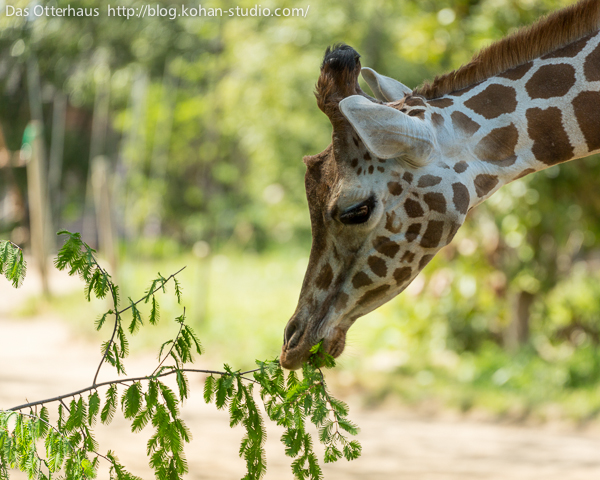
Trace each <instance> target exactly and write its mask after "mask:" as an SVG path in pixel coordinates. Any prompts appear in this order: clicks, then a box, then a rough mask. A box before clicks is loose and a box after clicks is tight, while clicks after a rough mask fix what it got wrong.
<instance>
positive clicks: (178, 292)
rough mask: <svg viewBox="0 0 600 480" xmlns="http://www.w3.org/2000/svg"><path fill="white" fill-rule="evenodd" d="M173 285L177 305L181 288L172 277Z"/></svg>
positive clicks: (179, 300) (179, 301)
mask: <svg viewBox="0 0 600 480" xmlns="http://www.w3.org/2000/svg"><path fill="white" fill-rule="evenodd" d="M173 283H174V284H175V295H176V296H177V303H179V304H181V286H180V285H179V281H178V280H177V278H175V277H173Z"/></svg>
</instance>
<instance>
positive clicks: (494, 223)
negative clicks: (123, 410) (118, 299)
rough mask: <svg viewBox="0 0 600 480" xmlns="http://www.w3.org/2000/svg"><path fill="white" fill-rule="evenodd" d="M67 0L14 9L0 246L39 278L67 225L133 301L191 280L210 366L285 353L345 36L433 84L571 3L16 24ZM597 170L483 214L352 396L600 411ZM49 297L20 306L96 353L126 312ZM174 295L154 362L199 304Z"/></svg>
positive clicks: (142, 343)
mask: <svg viewBox="0 0 600 480" xmlns="http://www.w3.org/2000/svg"><path fill="white" fill-rule="evenodd" d="M68 3H69V2H68V1H62V0H59V1H54V2H37V3H36V2H27V1H15V2H4V1H2V0H0V12H3V13H0V127H1V130H0V238H4V239H10V240H12V241H13V242H15V243H17V244H18V245H21V246H23V247H24V248H25V250H26V251H27V252H29V253H30V256H29V262H30V268H31V269H34V268H35V267H36V265H37V263H36V262H37V261H36V257H35V256H31V254H33V253H35V252H36V251H39V250H40V249H42V251H45V252H46V253H47V255H48V257H49V258H51V257H52V256H53V255H54V253H55V252H56V249H57V247H58V246H60V245H61V239H60V238H59V237H56V236H55V235H54V234H55V232H57V231H58V230H60V229H63V228H66V229H69V230H71V231H78V232H81V233H82V235H83V238H84V240H85V241H86V242H88V243H89V244H90V245H92V246H94V247H95V248H97V249H98V250H99V253H100V255H101V257H102V258H103V260H104V262H105V264H106V265H107V266H108V267H107V268H109V269H110V271H111V272H112V273H113V275H114V277H115V278H116V279H117V280H118V282H119V283H120V284H121V286H122V289H123V298H127V297H128V296H131V297H136V296H138V297H139V296H140V295H141V294H143V292H144V290H145V289H146V288H147V287H148V284H149V283H150V281H151V280H152V279H153V278H154V276H155V273H156V272H157V271H160V272H161V273H162V274H163V275H165V276H167V275H169V274H171V273H173V272H175V271H177V270H179V268H181V267H182V266H187V268H186V269H185V270H184V272H182V274H181V282H182V285H183V287H184V294H185V299H186V300H185V302H184V303H185V304H186V305H187V307H188V308H187V315H188V318H190V319H191V322H192V325H193V326H194V328H196V330H197V331H198V333H199V335H200V337H201V339H202V342H203V344H204V347H205V350H206V351H207V360H205V361H204V362H206V364H207V365H208V364H212V366H218V365H215V364H218V363H219V362H228V363H229V364H231V365H234V366H235V367H239V368H246V367H252V365H253V364H254V360H255V359H262V360H264V359H268V358H273V357H276V356H277V355H278V353H279V350H280V347H281V341H282V336H283V328H284V326H285V324H286V322H287V319H288V318H289V317H290V316H291V314H292V313H293V310H294V308H295V303H296V300H297V298H298V294H299V292H300V285H301V282H302V278H303V275H304V270H305V267H306V264H307V262H308V253H309V250H310V240H311V236H310V223H309V216H308V208H307V202H306V198H305V193H304V182H303V181H304V165H303V163H302V157H303V156H304V155H309V154H315V153H318V152H320V151H321V150H323V149H324V148H325V147H326V146H327V145H328V144H329V142H330V136H331V126H330V124H329V121H328V119H327V118H326V117H325V115H323V114H322V113H321V112H320V111H319V110H318V108H317V105H316V102H315V99H314V96H313V89H314V84H315V82H316V80H317V77H318V73H319V65H320V61H321V58H322V55H323V52H324V50H325V48H326V46H327V45H330V44H332V43H335V42H340V41H343V42H346V43H348V44H350V45H352V46H353V47H355V48H356V49H357V50H358V52H359V53H360V54H361V55H362V59H361V61H362V64H363V65H364V66H369V67H372V68H374V69H375V70H377V71H378V72H380V73H382V74H385V75H387V76H390V77H394V78H397V79H399V80H400V81H402V82H403V83H405V84H407V85H408V86H410V87H416V86H417V85H419V84H420V83H421V82H422V81H423V80H424V79H431V78H432V77H433V76H435V75H436V74H439V73H443V72H444V71H447V70H449V69H452V68H456V67H458V66H459V65H460V64H461V63H464V62H466V61H468V60H469V58H470V57H471V56H472V54H473V53H474V52H475V51H477V50H478V49H480V48H481V47H483V46H485V45H488V44H489V43H490V42H491V41H493V40H495V39H498V38H500V37H502V36H503V35H505V34H507V33H509V32H511V31H512V30H513V29H514V28H516V27H517V26H520V25H523V24H526V23H529V22H531V21H533V20H534V19H536V18H538V17H539V16H541V15H542V14H544V13H546V12H548V11H550V10H552V9H555V8H557V7H559V6H563V5H565V4H567V3H570V2H567V1H563V0H561V1H558V0H456V1H452V2H447V1H441V0H439V1H438V0H395V1H393V2H390V1H384V0H374V1H364V0H360V1H358V0H343V1H342V0H329V1H327V2H324V1H318V2H317V1H311V0H302V1H287V0H281V1H280V2H273V1H271V0H263V1H262V2H261V3H260V5H261V6H262V8H265V7H270V8H273V9H274V8H275V7H277V6H279V7H289V8H292V7H297V8H304V9H306V8H307V7H310V8H309V10H308V13H307V16H306V17H305V18H303V17H288V18H273V17H232V18H226V17H201V18H198V17H196V18H182V17H179V18H176V19H173V20H171V19H168V18H157V17H153V18H148V17H146V18H130V19H129V20H127V19H125V18H123V17H109V16H108V15H107V12H106V4H104V3H103V2H99V1H81V2H77V7H82V8H85V7H87V8H99V9H100V15H98V16H95V17H46V16H40V17H35V16H31V15H30V16H29V17H23V16H18V15H16V14H14V15H10V16H9V15H7V14H6V13H7V12H8V10H7V8H8V6H11V7H14V9H13V10H15V11H16V9H17V8H25V7H28V6H29V7H31V6H33V5H36V4H39V5H49V6H56V7H61V6H63V7H64V6H66V5H67V4H68ZM71 3H72V4H73V6H74V4H75V2H71ZM256 3H257V2H254V1H252V2H248V1H244V0H235V2H230V1H217V0H215V1H214V2H212V3H210V5H209V4H206V5H203V6H206V7H213V8H216V7H222V8H223V9H227V8H229V7H230V6H233V7H235V6H242V7H248V8H251V7H253V6H255V5H256ZM119 5H127V6H136V7H139V6H140V5H141V3H139V2H131V1H127V0H123V1H122V2H121V3H120V4H119ZM161 5H163V6H165V7H170V6H172V7H176V8H180V3H178V2H169V1H163V2H162V4H161ZM13 10H10V11H13ZM363 88H364V89H365V90H366V91H368V88H367V87H366V86H364V87H363ZM32 164H35V165H36V166H35V169H37V170H36V171H38V172H40V179H39V180H36V179H35V178H34V177H35V176H33V177H32V174H31V172H29V173H28V169H30V170H33V167H32V168H30V167H31V165H32ZM598 178H600V162H599V161H598V158H596V157H591V158H588V159H584V160H579V161H576V162H572V163H570V164H566V165H560V166H554V167H552V168H550V169H548V170H546V171H545V172H542V173H538V174H536V175H534V176H530V177H527V178H525V179H522V180H519V181H516V182H514V183H512V184H511V185H509V186H507V187H505V188H503V189H502V190H501V191H500V192H498V193H497V194H495V195H494V196H493V197H492V198H491V199H490V200H488V201H487V202H486V203H485V204H484V205H482V206H480V207H478V208H477V209H475V210H474V211H472V212H471V213H470V215H469V217H468V220H467V222H466V224H465V226H464V227H463V228H462V229H461V230H460V231H459V232H458V234H457V236H456V238H455V240H454V241H453V242H452V244H451V245H450V246H448V247H446V248H445V249H444V250H442V252H441V253H440V254H439V255H438V256H437V257H436V258H435V259H434V261H433V262H432V263H431V264H430V265H429V266H428V267H427V268H426V269H425V271H424V272H423V273H422V274H421V275H420V276H419V277H418V278H417V279H416V280H415V281H414V282H413V284H412V285H411V286H410V287H409V288H408V289H407V291H406V292H404V293H403V294H401V295H400V296H399V297H398V298H396V299H395V300H393V301H391V302H390V303H388V304H386V305H385V306H383V307H381V308H380V309H379V310H377V311H376V312H374V313H372V314H370V315H368V316H366V317H364V318H362V319H360V320H359V321H358V322H357V324H356V325H355V326H353V327H352V329H351V330H350V332H349V339H348V343H349V345H348V347H347V350H346V353H345V354H344V356H343V357H341V359H340V362H339V364H340V368H339V369H338V371H337V372H334V374H333V375H334V376H335V378H336V381H337V384H338V385H339V388H342V389H347V390H348V391H351V392H353V393H355V394H358V395H360V397H361V399H362V401H363V402H364V403H365V404H366V405H378V404H379V403H381V402H387V401H393V402H398V403H401V404H404V405H409V406H419V405H422V404H424V403H427V404H428V405H434V406H435V408H438V409H452V410H455V411H459V412H469V411H471V410H472V409H475V408H476V409H483V410H485V411H487V412H490V414H491V415H493V416H498V417H511V418H517V419H525V418H536V419H542V420H543V419H547V420H552V419H555V418H560V419H569V420H574V421H587V420H590V419H594V418H596V417H597V416H598V412H599V411H600V395H598V385H599V383H600V355H599V352H598V343H599V342H600V318H599V316H600V281H599V280H600V274H599V268H598V267H599V266H600V249H599V246H600V236H599V234H600V222H599V221H598V218H599V213H600V189H598ZM36 205H37V207H36ZM36 209H37V210H36ZM36 218H38V220H36ZM36 222H37V224H36ZM39 232H42V233H39ZM41 238H43V239H44V240H43V242H41ZM32 240H34V241H32ZM36 242H37V243H38V245H37V246H36ZM36 249H37V250H36ZM50 265H51V263H50V262H48V268H49V269H50V268H51V267H50ZM48 291H49V295H46V296H45V295H42V294H39V295H38V296H36V297H35V298H33V299H32V300H31V301H29V302H27V303H26V304H19V305H17V306H15V308H14V309H13V311H12V312H11V315H13V316H16V317H19V316H20V317H22V318H29V317H32V316H36V315H41V314H44V313H47V312H53V313H57V314H59V315H61V316H62V318H64V321H65V322H69V323H70V328H72V329H74V331H75V332H77V333H78V334H80V335H82V336H89V337H90V338H94V339H96V341H97V340H98V337H92V336H93V335H97V334H95V333H94V325H93V322H94V320H95V319H96V317H97V316H98V315H99V314H100V313H101V312H102V311H103V309H104V308H105V307H106V305H104V304H102V303H98V304H92V305H89V304H87V303H86V301H85V299H84V296H83V294H82V289H76V290H70V291H67V293H64V289H60V288H58V287H57V286H56V285H52V284H50V285H49V286H48ZM60 292H62V293H60ZM0 301H1V302H3V303H4V302H10V299H9V298H2V299H0ZM165 302H166V303H165V304H164V305H163V311H162V322H163V325H161V326H159V327H156V328H155V329H154V330H153V333H152V332H151V333H142V334H141V337H140V339H139V340H138V342H137V344H136V345H135V347H136V348H137V349H139V351H142V352H143V351H144V349H155V348H156V345H157V344H158V342H159V340H158V339H159V338H162V337H161V335H162V334H163V333H164V332H167V331H168V329H169V328H171V327H170V325H169V322H170V318H171V317H174V316H177V315H179V314H180V313H181V312H180V311H179V310H178V309H179V307H178V306H177V305H176V303H175V302H174V301H173V302H172V304H169V303H168V302H169V300H165Z"/></svg>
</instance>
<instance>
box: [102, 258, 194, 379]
mask: <svg viewBox="0 0 600 480" xmlns="http://www.w3.org/2000/svg"><path fill="white" fill-rule="evenodd" d="M92 258H93V259H94V263H95V264H96V266H97V267H98V268H99V269H100V271H101V272H102V274H103V275H105V277H106V276H107V275H108V274H107V273H106V272H105V271H104V270H103V269H102V267H100V265H98V262H97V261H96V258H95V257H94V256H93V255H92ZM185 268H186V267H183V268H180V269H179V270H178V271H176V272H175V273H173V274H171V275H170V276H168V277H167V278H166V279H165V280H164V281H163V282H162V283H161V284H160V285H159V286H158V287H156V288H155V289H154V290H153V291H152V292H150V293H148V294H147V295H145V296H143V297H142V298H140V299H139V300H138V301H137V302H134V303H132V304H130V305H129V306H128V307H125V308H124V309H122V310H118V308H117V303H116V297H115V295H114V291H113V287H112V282H111V281H110V280H108V278H107V281H108V285H109V286H110V289H111V294H112V296H113V305H114V314H115V326H114V328H113V332H112V335H111V337H110V340H109V341H108V343H107V344H106V349H105V350H104V354H103V355H102V360H100V363H99V364H98V368H97V370H96V374H95V375H94V381H93V385H96V382H97V380H98V375H99V374H100V369H101V368H102V365H103V364H104V362H105V360H106V357H107V356H108V352H109V350H110V347H111V346H112V344H113V343H114V340H115V335H116V333H117V329H118V326H119V322H120V319H121V314H122V313H123V312H126V311H127V310H129V309H130V308H131V307H132V305H137V304H138V303H140V302H141V301H142V300H144V299H145V298H148V297H149V296H150V295H154V294H155V293H156V292H157V291H158V290H160V289H161V288H164V286H165V284H166V283H167V282H168V281H169V280H171V279H172V278H175V276H176V275H178V274H179V273H181V272H182V271H183V270H184V269H185ZM184 312H185V311H184Z"/></svg>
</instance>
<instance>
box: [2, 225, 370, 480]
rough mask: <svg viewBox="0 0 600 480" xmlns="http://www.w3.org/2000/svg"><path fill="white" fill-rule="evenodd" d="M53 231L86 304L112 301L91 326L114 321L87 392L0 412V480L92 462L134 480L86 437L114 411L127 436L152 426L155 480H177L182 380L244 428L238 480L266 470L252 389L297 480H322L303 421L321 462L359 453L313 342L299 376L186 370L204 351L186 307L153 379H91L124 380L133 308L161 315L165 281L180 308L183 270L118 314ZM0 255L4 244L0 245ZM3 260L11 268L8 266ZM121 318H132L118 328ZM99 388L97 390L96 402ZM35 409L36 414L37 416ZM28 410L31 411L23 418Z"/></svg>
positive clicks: (77, 254)
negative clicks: (12, 471)
mask: <svg viewBox="0 0 600 480" xmlns="http://www.w3.org/2000/svg"><path fill="white" fill-rule="evenodd" d="M60 233H62V234H65V235H68V237H67V240H66V242H65V244H64V245H63V247H62V248H61V250H60V251H59V253H58V256H57V259H56V261H55V265H56V267H57V268H59V269H61V270H64V269H68V273H69V274H70V275H75V274H77V275H79V276H80V277H81V278H82V279H83V280H84V282H85V294H86V297H87V299H88V301H89V300H90V299H91V296H92V294H93V295H94V296H95V297H96V298H105V297H106V296H107V295H108V294H110V297H111V300H112V308H111V309H110V310H108V311H107V312H105V313H104V314H103V315H102V316H100V318H98V320H97V321H96V328H97V330H100V329H102V327H103V326H104V325H105V323H106V320H107V318H108V317H109V316H113V317H114V323H113V328H112V333H111V337H110V338H109V340H107V341H106V342H104V343H103V344H102V350H101V353H102V359H101V361H100V364H99V365H98V368H97V370H96V374H95V376H94V379H93V381H92V384H91V385H89V386H87V387H84V388H81V389H79V390H77V391H74V392H70V393H66V394H63V395H59V396H57V397H53V398H47V399H44V400H38V401H34V402H28V403H25V404H22V405H18V406H16V407H12V408H10V409H7V410H0V480H8V479H9V468H18V469H20V470H22V471H26V472H27V473H28V476H29V478H30V479H48V480H49V479H51V478H55V477H56V475H61V474H62V475H64V477H61V478H66V479H69V480H70V479H88V478H94V477H95V476H96V473H97V469H98V465H99V462H100V460H105V461H107V462H108V463H109V464H110V478H111V479H112V478H115V479H119V480H133V479H137V477H135V476H133V475H132V474H131V473H129V472H127V470H126V469H125V467H124V466H123V465H121V463H120V462H119V460H118V458H117V457H116V455H115V454H114V452H112V451H108V452H107V453H106V454H105V455H104V454H101V453H99V452H98V444H97V442H96V440H95V439H94V436H93V427H94V425H95V424H96V422H97V419H98V416H99V418H100V421H101V422H102V423H104V424H109V423H110V422H111V421H112V419H113V418H114V415H115V413H116V410H117V409H118V408H119V406H120V410H121V411H122V413H123V416H124V417H125V418H126V419H128V420H130V421H131V430H132V432H139V431H141V430H142V429H144V428H146V427H147V426H150V425H151V426H152V428H153V429H154V434H153V435H152V436H151V437H150V440H149V441H148V443H147V448H146V453H147V455H148V457H149V464H150V467H151V468H152V469H153V470H154V473H155V476H156V478H157V479H159V480H163V479H164V480H166V479H180V478H182V475H183V474H185V473H186V472H187V471H188V466H187V461H186V458H185V454H184V444H185V443H188V442H189V441H190V439H191V433H190V431H189V429H188V428H187V426H186V425H185V423H184V421H183V420H182V419H181V416H180V405H181V403H182V402H183V401H184V400H185V399H186V398H187V396H188V392H189V384H188V380H187V376H186V374H189V373H202V374H205V375H208V376H207V378H206V380H205V384H204V399H205V401H206V402H207V403H209V402H214V403H215V405H216V406H217V408H219V409H223V408H227V409H228V410H229V415H230V426H231V427H234V426H236V425H242V426H243V427H244V428H245V430H246V434H245V436H244V438H243V439H242V442H241V445H240V450H239V454H240V456H241V457H243V458H244V459H245V461H246V467H247V473H246V475H245V476H244V480H259V479H261V478H262V477H263V476H264V474H265V472H266V459H265V450H264V444H265V440H266V431H265V426H264V421H263V418H262V415H261V412H260V409H259V407H258V405H257V403H256V400H255V395H254V389H255V388H257V389H258V393H259V395H260V398H261V400H262V402H263V405H264V408H265V411H266V413H267V416H268V418H269V419H270V420H272V421H275V422H276V423H277V424H278V425H281V426H283V427H284V428H285V433H284V434H283V435H282V437H281V441H282V442H283V444H284V446H285V451H286V454H287V455H288V456H290V457H292V458H293V459H294V460H293V462H292V465H291V466H292V471H293V473H294V475H295V476H296V478H298V479H300V480H302V479H311V480H318V479H322V478H323V473H322V470H321V467H320V466H319V462H318V459H317V456H316V454H315V452H314V450H313V442H312V437H311V435H310V433H308V432H307V430H306V420H307V419H310V421H311V423H313V424H314V425H315V426H316V428H317V429H318V433H319V440H320V441H321V442H322V443H323V444H324V445H325V458H324V460H325V462H326V463H327V462H334V461H336V460H338V459H339V458H341V457H342V456H343V457H345V458H346V459H348V460H352V459H354V458H356V457H358V456H359V455H360V444H359V443H358V442H356V441H350V440H348V438H347V435H348V434H350V435H356V433H357V432H358V429H357V427H356V426H355V425H354V424H353V423H352V422H350V421H349V420H348V418H347V415H348V407H347V405H345V404H344V403H343V402H341V401H340V400H337V399H335V398H334V397H333V396H331V394H330V393H329V392H328V391H327V388H326V384H325V379H324V375H323V371H322V368H323V367H326V368H330V367H333V366H334V365H335V362H334V360H333V358H332V357H330V356H329V355H327V354H326V353H325V352H324V351H323V348H322V345H321V344H319V345H316V346H315V347H313V349H312V351H311V352H312V356H311V358H310V359H309V361H308V362H307V363H305V365H304V366H303V368H302V379H300V378H299V376H298V375H297V374H296V373H295V372H289V373H287V375H286V373H285V372H284V370H283V369H282V368H281V366H280V365H279V362H278V361H277V360H273V361H268V362H260V361H257V362H256V363H257V365H258V368H256V369H254V370H248V371H244V372H242V371H239V370H233V369H232V368H231V367H229V366H228V365H225V366H224V369H223V370H222V371H217V370H206V369H195V368H190V367H189V366H188V365H189V364H190V363H193V361H194V354H198V355H200V354H202V346H201V344H200V341H199V339H198V337H197V336H196V334H195V332H194V331H193V329H192V328H191V327H190V326H189V325H188V324H187V323H186V310H185V308H183V313H182V314H181V315H180V316H179V317H177V318H176V319H175V322H176V323H177V324H178V329H177V334H176V335H175V337H174V338H173V339H170V340H167V341H166V342H164V343H163V344H162V345H161V347H160V350H159V353H158V365H157V367H156V368H155V369H154V371H153V372H152V374H150V375H146V376H139V377H127V378H122V377H119V378H117V379H114V380H110V381H104V382H98V374H99V372H100V369H101V367H102V365H103V364H104V363H109V364H111V365H112V366H114V367H115V368H116V370H117V373H118V375H124V374H125V367H124V365H123V359H124V358H125V357H126V356H127V355H128V352H129V347H128V345H129V343H128V337H127V335H128V333H129V334H130V335H131V334H135V333H136V332H137V331H138V330H139V329H140V327H141V326H143V325H144V319H143V317H142V313H141V312H140V310H139V309H138V305H139V304H140V303H141V302H144V303H146V304H150V313H149V316H148V323H150V324H152V325H154V324H156V323H157V322H158V321H159V318H160V315H159V302H158V299H157V294H158V293H159V292H163V293H165V292H166V285H167V284H168V283H169V282H171V281H172V283H173V284H174V289H175V295H176V297H177V300H178V302H179V303H181V298H182V292H181V286H180V284H179V282H178V280H177V278H176V275H178V274H179V273H180V272H181V271H182V270H183V269H181V270H179V271H178V272H175V273H174V274H172V275H170V276H169V277H166V278H165V277H163V276H162V275H161V274H160V273H159V274H158V276H157V278H155V279H154V280H152V282H151V284H150V286H149V288H148V289H147V290H146V291H145V293H144V295H143V296H142V297H141V298H139V299H138V300H137V301H133V300H132V299H131V298H129V299H128V300H129V302H128V305H127V306H126V307H123V308H119V289H118V286H117V285H115V284H114V283H113V281H112V278H111V276H110V275H109V274H108V273H107V272H106V270H104V269H103V268H102V267H101V266H100V265H99V264H98V262H97V260H96V258H95V256H94V254H95V251H94V250H93V249H92V248H90V247H89V246H88V245H87V244H85V243H84V242H83V241H82V240H81V237H80V235H79V234H78V233H70V232H67V231H63V232H60ZM10 245H11V246H10V247H9V248H10V249H11V250H14V247H16V246H13V245H12V244H10ZM0 248H5V247H4V245H2V246H0ZM16 248H18V247H16ZM19 252H20V249H19ZM13 255H16V254H13ZM2 258H4V257H2ZM7 258H8V257H7ZM10 258H11V259H12V258H13V257H10ZM21 258H22V256H21ZM10 261H12V262H13V264H14V260H10ZM5 263H6V261H4V263H3V264H2V265H4V264H5ZM13 278H14V277H13ZM125 312H129V314H130V315H131V319H130V320H128V325H127V328H126V329H125V328H124V323H125V319H124V313H125ZM127 332H128V333H127ZM169 376H174V378H175V384H176V386H177V388H176V391H173V390H172V389H171V388H170V387H169V386H168V385H166V384H165V383H163V381H162V380H163V379H164V378H165V377H169ZM99 389H102V390H103V393H102V397H103V399H102V398H101V393H100V391H99ZM52 403H57V404H58V407H57V410H58V421H57V423H56V425H51V424H50V423H49V421H48V418H49V416H48V408H47V405H48V404H52ZM67 403H68V405H67ZM38 407H41V410H40V413H39V415H38V413H37V409H38ZM26 409H29V413H25V412H23V410H26ZM34 409H35V410H34ZM41 440H43V441H44V450H45V451H44V452H43V454H41V453H39V452H38V445H39V443H40V441H41Z"/></svg>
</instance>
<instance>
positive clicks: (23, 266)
mask: <svg viewBox="0 0 600 480" xmlns="http://www.w3.org/2000/svg"><path fill="white" fill-rule="evenodd" d="M26 272H27V263H26V262H25V260H24V258H23V250H21V248H20V247H18V246H17V245H14V244H13V243H11V242H8V241H0V274H1V275H4V276H5V277H6V279H7V280H9V281H10V282H11V283H12V285H13V287H15V288H19V287H20V286H21V285H22V284H23V280H24V279H25V274H26Z"/></svg>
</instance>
